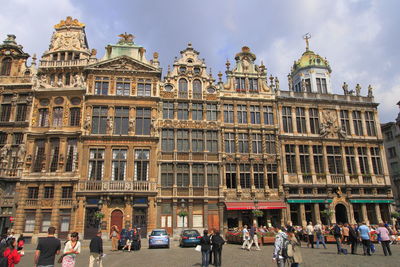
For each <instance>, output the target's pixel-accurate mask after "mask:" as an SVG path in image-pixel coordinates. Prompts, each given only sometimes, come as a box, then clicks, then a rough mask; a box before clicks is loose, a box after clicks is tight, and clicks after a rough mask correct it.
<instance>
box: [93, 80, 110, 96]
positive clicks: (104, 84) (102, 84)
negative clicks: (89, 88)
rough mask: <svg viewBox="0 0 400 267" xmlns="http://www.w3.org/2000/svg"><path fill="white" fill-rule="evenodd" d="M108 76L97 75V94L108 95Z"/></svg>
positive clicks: (95, 83)
mask: <svg viewBox="0 0 400 267" xmlns="http://www.w3.org/2000/svg"><path fill="white" fill-rule="evenodd" d="M108 85H109V78H108V77H96V79H95V82H94V88H95V94H96V95H108Z"/></svg>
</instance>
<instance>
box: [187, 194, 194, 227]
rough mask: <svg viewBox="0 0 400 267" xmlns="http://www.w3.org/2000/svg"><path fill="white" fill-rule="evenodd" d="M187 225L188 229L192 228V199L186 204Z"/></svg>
mask: <svg viewBox="0 0 400 267" xmlns="http://www.w3.org/2000/svg"><path fill="white" fill-rule="evenodd" d="M187 225H188V227H189V228H193V199H189V203H188V216H187Z"/></svg>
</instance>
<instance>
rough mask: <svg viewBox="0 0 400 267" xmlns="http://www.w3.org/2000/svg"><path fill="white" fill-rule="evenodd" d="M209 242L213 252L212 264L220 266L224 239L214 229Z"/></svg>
mask: <svg viewBox="0 0 400 267" xmlns="http://www.w3.org/2000/svg"><path fill="white" fill-rule="evenodd" d="M211 244H212V253H213V254H214V266H216V267H221V262H222V260H221V254H222V246H223V245H224V244H225V240H224V239H223V238H222V237H221V234H220V233H219V231H215V233H214V235H213V237H212V242H211Z"/></svg>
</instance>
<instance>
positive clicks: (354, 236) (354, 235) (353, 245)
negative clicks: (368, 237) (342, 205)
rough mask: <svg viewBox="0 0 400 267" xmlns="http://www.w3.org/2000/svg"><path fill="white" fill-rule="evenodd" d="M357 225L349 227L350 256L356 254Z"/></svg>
mask: <svg viewBox="0 0 400 267" xmlns="http://www.w3.org/2000/svg"><path fill="white" fill-rule="evenodd" d="M356 227H357V225H356V224H354V225H349V242H350V248H351V254H353V255H355V254H357V240H358V232H357V230H356Z"/></svg>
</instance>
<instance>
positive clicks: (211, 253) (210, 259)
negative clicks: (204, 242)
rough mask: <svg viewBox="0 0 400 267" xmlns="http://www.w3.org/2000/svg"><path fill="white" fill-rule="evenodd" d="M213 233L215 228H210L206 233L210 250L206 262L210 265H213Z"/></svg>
mask: <svg viewBox="0 0 400 267" xmlns="http://www.w3.org/2000/svg"><path fill="white" fill-rule="evenodd" d="M214 235H215V230H214V229H211V231H210V233H209V234H208V236H209V237H210V242H211V251H210V257H209V261H208V264H210V265H213V251H212V243H213V237H214Z"/></svg>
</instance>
